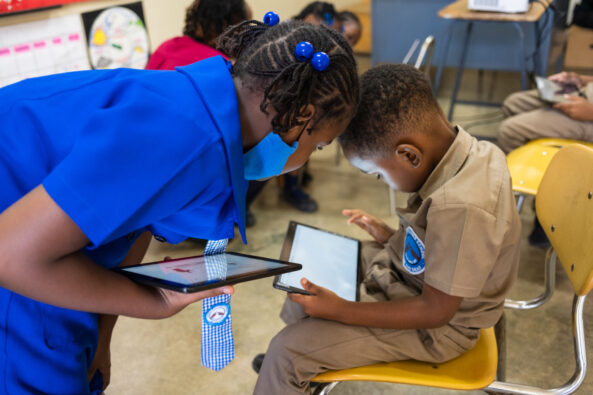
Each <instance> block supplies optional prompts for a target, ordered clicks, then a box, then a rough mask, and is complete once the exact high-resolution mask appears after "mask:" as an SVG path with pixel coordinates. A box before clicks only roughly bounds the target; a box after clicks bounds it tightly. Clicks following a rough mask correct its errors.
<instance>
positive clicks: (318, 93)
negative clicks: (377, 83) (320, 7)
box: [217, 21, 359, 133]
mask: <svg viewBox="0 0 593 395" xmlns="http://www.w3.org/2000/svg"><path fill="white" fill-rule="evenodd" d="M301 41H308V42H310V43H311V44H312V45H313V48H314V49H315V51H323V52H325V53H326V54H327V55H328V56H329V59H330V64H329V67H328V68H327V69H325V70H324V71H317V70H315V69H314V68H313V66H312V65H311V62H310V61H299V60H298V59H297V58H296V56H295V54H294V49H295V47H296V46H297V44H298V43H299V42H301ZM217 48H218V49H219V50H220V51H222V52H223V53H225V54H226V55H227V56H229V57H230V58H234V59H236V61H235V64H234V66H233V74H234V75H235V76H236V77H238V78H240V79H241V80H242V81H243V82H244V83H246V84H248V86H249V87H250V88H252V89H262V88H261V87H264V88H263V93H264V99H263V100H262V102H261V103H260V108H261V110H262V111H263V112H264V113H266V114H268V113H269V110H270V109H272V110H273V111H275V112H276V114H275V115H274V117H273V119H272V127H273V129H274V131H276V132H277V133H284V132H286V131H288V130H289V129H291V128H292V127H294V126H297V125H302V124H303V122H299V121H298V117H300V116H302V115H303V112H304V111H305V110H306V106H307V105H308V104H313V105H314V106H315V109H316V113H315V116H314V118H313V123H312V125H310V126H309V127H308V129H307V131H308V132H309V133H311V131H312V130H313V129H314V127H315V126H316V125H317V123H318V122H319V121H321V120H322V119H333V118H337V117H339V116H348V117H350V118H351V117H352V116H353V115H354V113H355V111H356V108H357V106H358V102H359V84H358V74H357V70H356V61H355V60H354V55H353V53H352V49H351V48H350V46H349V45H348V43H347V42H346V41H345V40H344V38H343V37H342V36H341V35H340V34H339V33H337V32H335V31H334V30H332V29H329V28H327V27H325V26H321V25H312V24H310V23H304V22H300V21H288V22H284V23H280V24H278V25H275V26H273V27H269V26H267V25H264V24H263V23H261V22H258V21H246V22H243V23H241V24H239V25H236V26H233V27H230V28H229V29H227V31H225V32H224V33H223V34H222V35H221V36H220V37H219V39H218V45H217Z"/></svg>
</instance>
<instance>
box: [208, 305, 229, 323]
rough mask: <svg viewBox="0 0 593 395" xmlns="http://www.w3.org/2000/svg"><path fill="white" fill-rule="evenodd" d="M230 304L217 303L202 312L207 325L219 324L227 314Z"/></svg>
mask: <svg viewBox="0 0 593 395" xmlns="http://www.w3.org/2000/svg"><path fill="white" fill-rule="evenodd" d="M230 312H231V306H230V305H229V304H228V303H218V304H215V305H214V306H212V307H211V308H210V310H208V311H206V312H205V313H204V321H205V322H206V323H207V324H208V325H213V326H215V325H221V324H222V323H224V321H225V320H226V319H227V317H228V316H229V313H230Z"/></svg>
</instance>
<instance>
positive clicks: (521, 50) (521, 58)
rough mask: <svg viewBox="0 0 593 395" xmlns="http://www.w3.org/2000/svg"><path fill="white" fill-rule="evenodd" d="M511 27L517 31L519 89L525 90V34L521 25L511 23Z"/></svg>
mask: <svg viewBox="0 0 593 395" xmlns="http://www.w3.org/2000/svg"><path fill="white" fill-rule="evenodd" d="M513 26H514V27H515V30H517V34H518V35H519V52H518V56H519V67H521V89H522V90H527V62H526V60H525V56H526V54H525V33H523V29H521V25H519V23H517V22H513Z"/></svg>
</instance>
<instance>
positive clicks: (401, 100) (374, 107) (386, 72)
mask: <svg viewBox="0 0 593 395" xmlns="http://www.w3.org/2000/svg"><path fill="white" fill-rule="evenodd" d="M360 83H361V101H360V105H359V107H358V112H357V114H356V116H355V117H354V119H352V122H350V125H349V126H348V128H347V129H346V131H345V132H344V133H343V134H342V135H341V136H340V137H339V142H340V144H341V146H342V149H343V150H344V152H345V153H347V154H355V155H356V156H358V157H360V158H368V157H385V156H388V155H390V154H391V153H393V152H394V150H395V148H396V147H395V138H396V137H397V136H401V135H403V134H405V133H412V132H429V130H428V124H429V121H430V120H431V119H432V118H433V117H435V116H443V112H442V110H441V108H440V106H439V104H438V102H437V101H436V99H435V98H434V96H433V94H432V89H431V87H430V83H429V82H428V80H427V79H426V77H425V76H424V74H423V73H422V72H420V71H419V70H417V69H415V68H414V67H412V66H410V65H406V64H385V65H381V66H377V67H373V68H372V69H370V70H368V71H367V72H365V73H364V74H363V75H362V76H361V79H360Z"/></svg>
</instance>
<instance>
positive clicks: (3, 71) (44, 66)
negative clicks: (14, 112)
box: [0, 0, 90, 86]
mask: <svg viewBox="0 0 593 395" xmlns="http://www.w3.org/2000/svg"><path fill="white" fill-rule="evenodd" d="M0 1H3V0H0ZM88 69H90V65H89V61H88V57H87V50H86V45H85V42H84V33H83V27H82V23H81V21H80V16H79V15H68V16H63V17H58V18H49V19H45V20H42V21H37V22H29V23H21V24H18V25H12V26H5V27H0V86H5V85H9V84H12V83H14V82H17V81H20V80H23V79H25V78H31V77H38V76H42V75H48V74H55V73H64V72H68V71H76V70H88Z"/></svg>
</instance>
